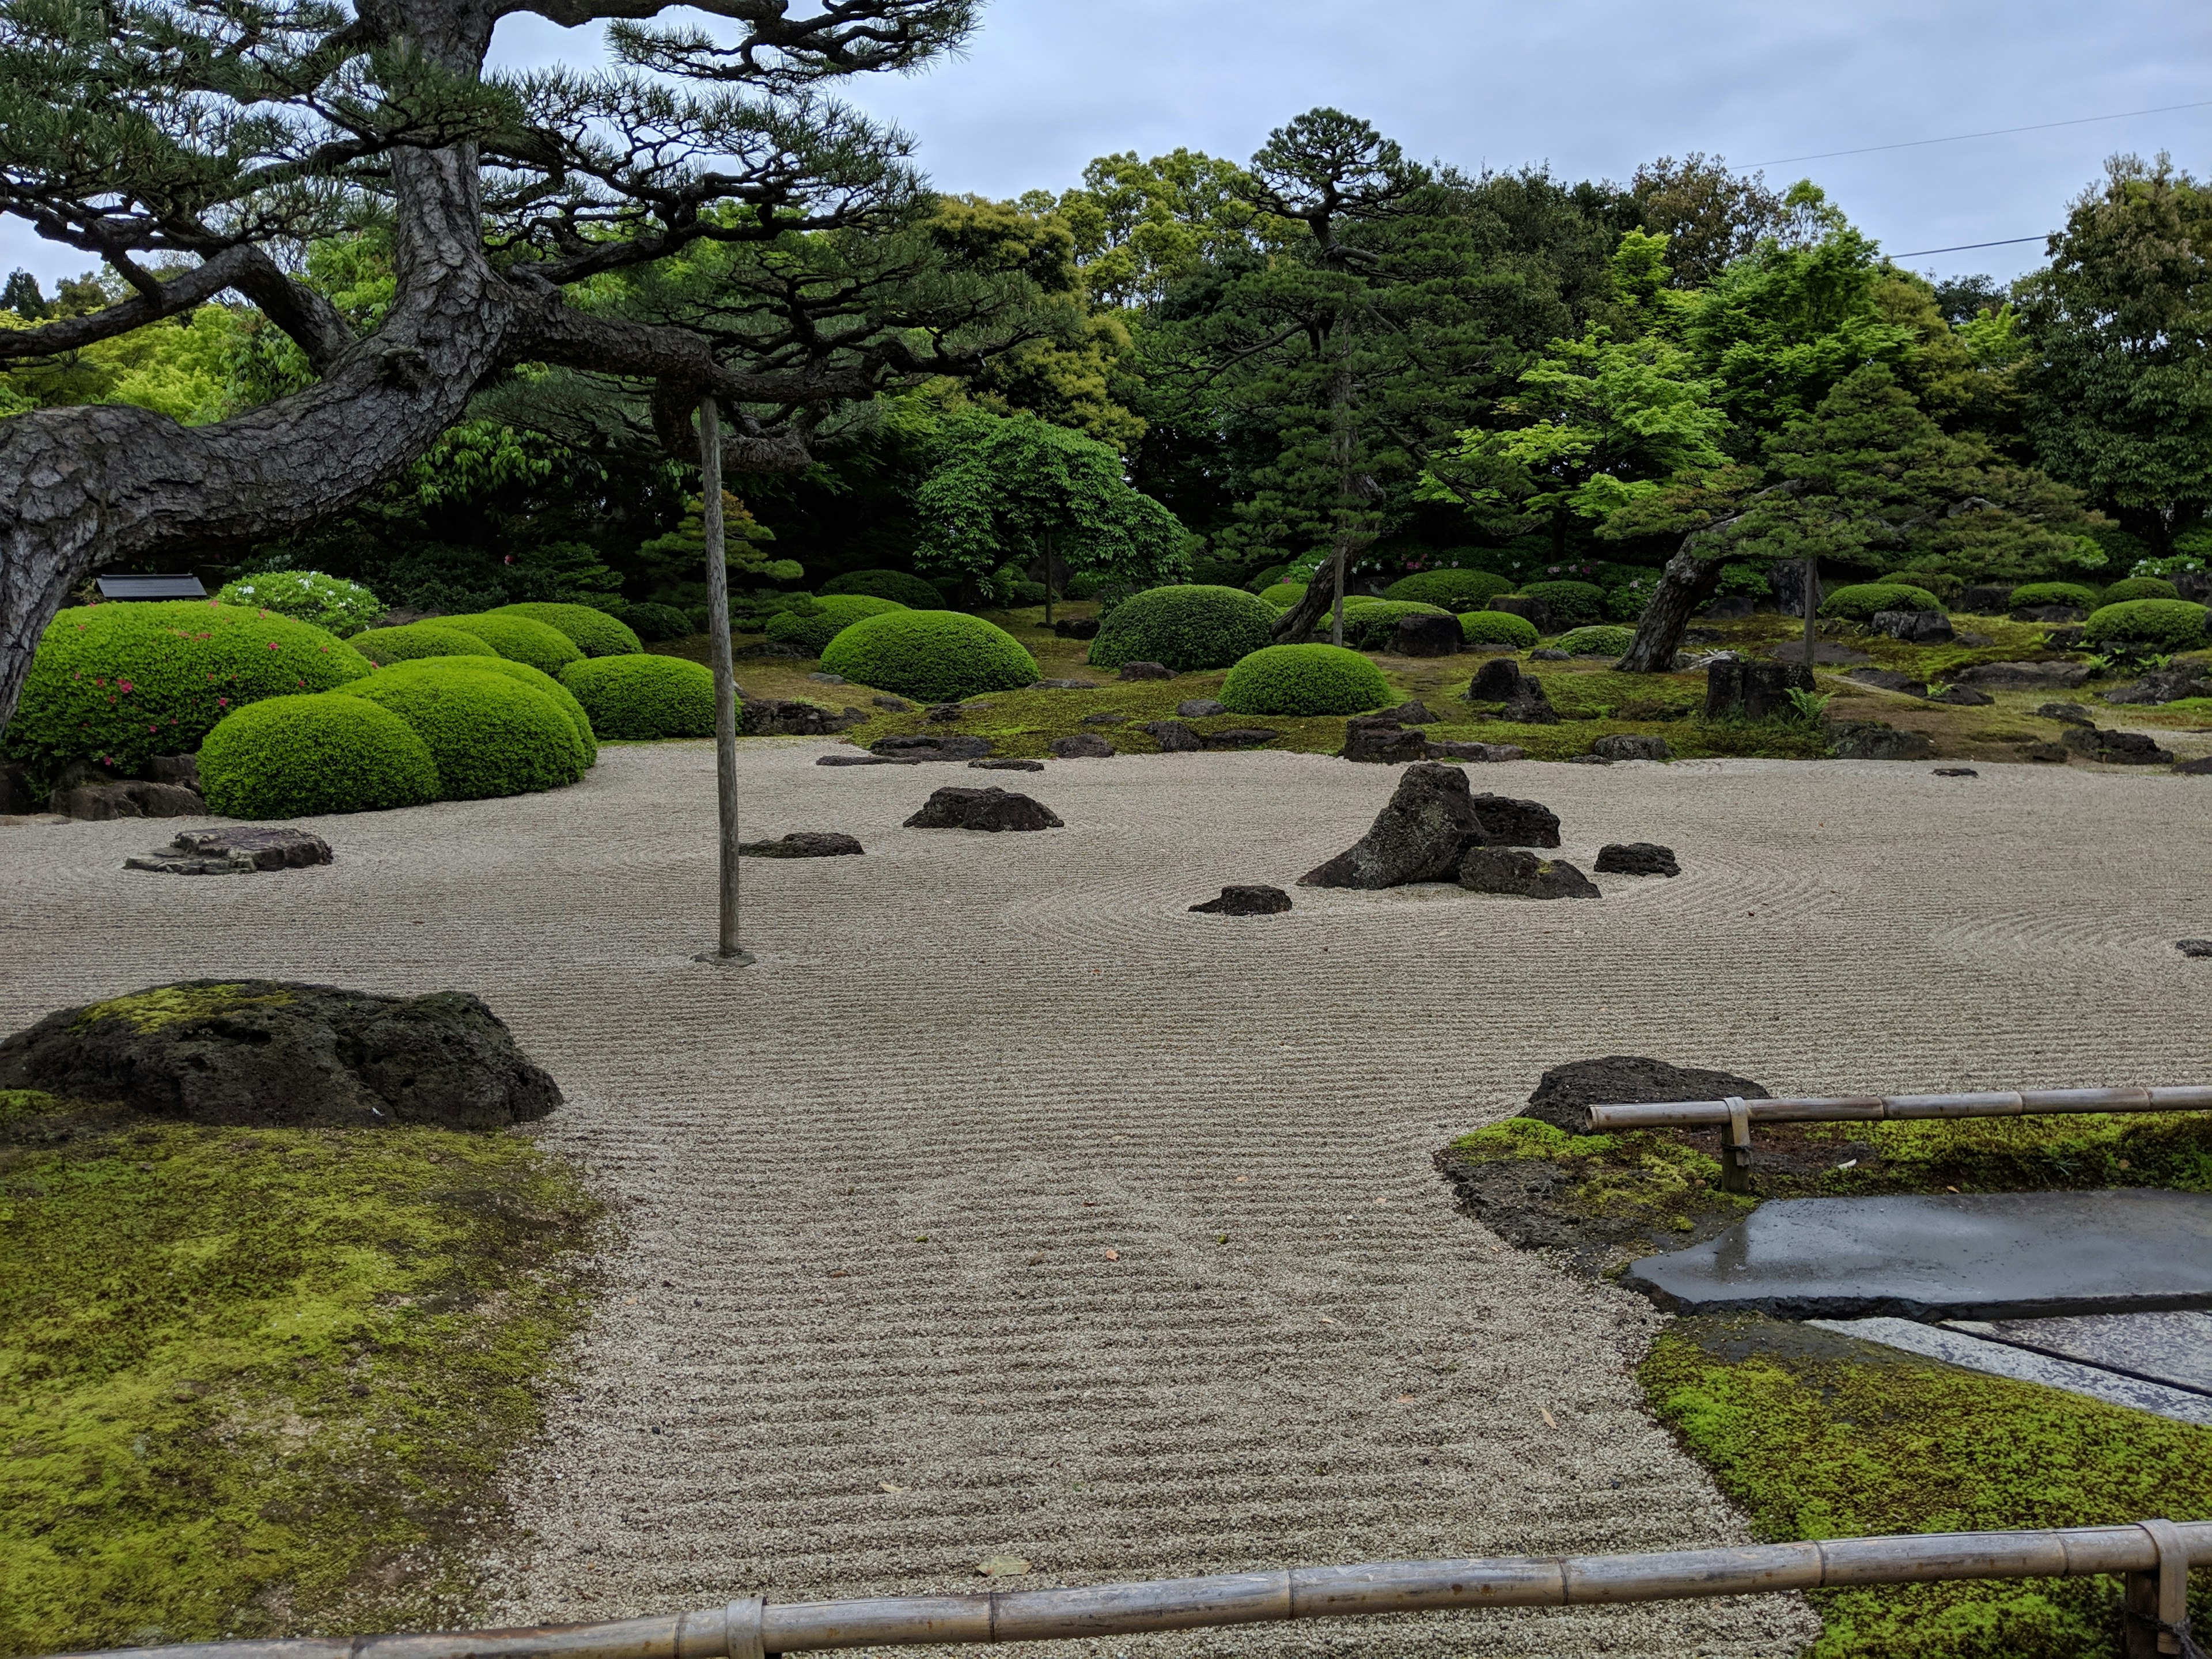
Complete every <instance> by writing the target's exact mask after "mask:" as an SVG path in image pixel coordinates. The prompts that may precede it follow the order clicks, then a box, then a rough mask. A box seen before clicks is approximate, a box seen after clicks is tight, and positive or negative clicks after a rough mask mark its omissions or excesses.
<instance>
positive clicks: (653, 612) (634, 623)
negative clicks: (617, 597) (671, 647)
mask: <svg viewBox="0 0 2212 1659" xmlns="http://www.w3.org/2000/svg"><path fill="white" fill-rule="evenodd" d="M622 619H623V621H624V622H625V623H629V626H630V628H631V629H632V630H633V631H634V632H635V634H636V635H637V636H638V638H639V639H640V640H641V641H645V642H646V643H647V644H652V645H657V644H659V642H660V641H663V640H680V639H682V638H684V635H687V634H692V633H696V631H697V630H696V629H694V628H693V627H692V626H691V618H690V617H687V616H685V615H684V613H683V612H682V611H678V609H677V608H676V607H675V606H674V605H654V604H652V603H651V602H649V601H648V602H647V603H646V604H643V605H624V606H623V614H622Z"/></svg>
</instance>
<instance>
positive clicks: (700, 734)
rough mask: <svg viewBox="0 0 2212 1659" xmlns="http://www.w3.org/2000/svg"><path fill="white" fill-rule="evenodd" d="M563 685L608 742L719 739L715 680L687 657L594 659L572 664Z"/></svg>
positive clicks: (562, 679)
mask: <svg viewBox="0 0 2212 1659" xmlns="http://www.w3.org/2000/svg"><path fill="white" fill-rule="evenodd" d="M561 684H563V685H565V686H566V687H568V690H570V691H571V692H572V693H574V696H575V699H576V701H577V702H580V703H581V704H582V705H583V708H584V713H585V714H586V715H587V716H589V718H590V720H591V722H592V731H594V732H598V733H599V736H600V737H601V738H616V739H622V740H626V741H629V742H636V743H644V742H650V741H652V740H653V739H654V738H711V737H713V736H714V672H713V671H712V670H710V669H708V668H707V667H706V666H705V665H703V664H700V663H696V662H690V661H687V660H685V659H684V658H682V657H656V656H652V655H646V656H639V657H594V658H592V659H591V660H590V661H588V662H576V663H571V664H569V665H568V667H567V668H566V669H565V670H563V671H562V675H561Z"/></svg>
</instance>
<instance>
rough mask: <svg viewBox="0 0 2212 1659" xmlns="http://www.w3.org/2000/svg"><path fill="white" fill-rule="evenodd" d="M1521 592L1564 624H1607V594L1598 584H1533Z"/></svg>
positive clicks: (1524, 596)
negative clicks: (1538, 600) (1540, 604)
mask: <svg viewBox="0 0 2212 1659" xmlns="http://www.w3.org/2000/svg"><path fill="white" fill-rule="evenodd" d="M1521 592H1522V597H1523V598H1526V599H1541V600H1543V602H1544V603H1545V604H1546V605H1548V606H1550V607H1551V611H1552V614H1553V616H1554V617H1558V618H1559V620H1560V621H1561V622H1564V623H1594V622H1603V621H1604V620H1605V590H1604V589H1603V588H1602V587H1600V586H1598V585H1597V584H1596V583H1595V582H1530V583H1529V584H1528V586H1526V587H1524V588H1522V590H1521Z"/></svg>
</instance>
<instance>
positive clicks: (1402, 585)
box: [1383, 570, 1513, 611]
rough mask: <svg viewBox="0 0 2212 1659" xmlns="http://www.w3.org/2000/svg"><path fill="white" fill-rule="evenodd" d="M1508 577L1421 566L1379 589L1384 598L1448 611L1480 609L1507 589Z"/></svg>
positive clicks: (1510, 589)
mask: <svg viewBox="0 0 2212 1659" xmlns="http://www.w3.org/2000/svg"><path fill="white" fill-rule="evenodd" d="M1512 591H1513V583H1512V580H1511V579H1510V578H1509V577H1505V576H1501V575H1498V574H1497V573H1495V572H1494V571H1489V570H1424V571H1421V572H1419V573H1418V574H1414V575H1411V576H1401V577H1400V578H1399V579H1398V580H1396V581H1395V582H1392V583H1391V584H1390V586H1388V587H1386V588H1384V589H1383V598H1384V599H1402V600H1404V601H1406V602H1407V604H1409V605H1436V606H1437V607H1439V608H1440V609H1442V610H1445V611H1480V610H1481V609H1482V607H1483V606H1485V605H1488V604H1489V603H1490V602H1491V601H1492V599H1496V598H1497V597H1498V595H1499V594H1500V593H1510V592H1512Z"/></svg>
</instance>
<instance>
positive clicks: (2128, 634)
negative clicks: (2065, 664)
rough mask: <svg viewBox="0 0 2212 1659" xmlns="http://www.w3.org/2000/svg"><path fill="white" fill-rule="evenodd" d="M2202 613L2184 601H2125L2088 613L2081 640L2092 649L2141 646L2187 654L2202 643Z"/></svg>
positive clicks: (2203, 624) (2201, 608) (2203, 611)
mask: <svg viewBox="0 0 2212 1659" xmlns="http://www.w3.org/2000/svg"><path fill="white" fill-rule="evenodd" d="M2205 614H2206V613H2205V609H2204V607H2203V605H2192V604H2191V603H2190V602H2189V601H2188V600H2187V599H2127V600H2124V601H2123V602H2121V603H2120V604H2118V605H2103V606H2100V608H2099V609H2097V610H2095V611H2091V612H2090V613H2089V620H2088V621H2087V622H2086V623H2083V624H2082V626H2081V637H2082V638H2083V639H2085V640H2087V641H2089V643H2090V644H2092V645H2106V644H2112V645H2118V644H2130V645H2144V646H2148V647H2152V648H2153V649H2154V650H2157V651H2161V652H2164V651H2186V650H2189V649H2191V647H2196V646H2199V645H2202V644H2203V643H2204V631H2205Z"/></svg>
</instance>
